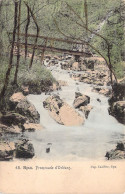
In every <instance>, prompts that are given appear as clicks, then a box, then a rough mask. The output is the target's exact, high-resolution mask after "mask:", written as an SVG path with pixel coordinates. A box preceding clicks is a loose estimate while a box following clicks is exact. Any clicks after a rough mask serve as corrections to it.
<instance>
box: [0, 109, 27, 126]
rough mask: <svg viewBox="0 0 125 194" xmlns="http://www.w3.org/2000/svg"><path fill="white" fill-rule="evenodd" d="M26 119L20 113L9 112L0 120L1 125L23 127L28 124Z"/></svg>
mask: <svg viewBox="0 0 125 194" xmlns="http://www.w3.org/2000/svg"><path fill="white" fill-rule="evenodd" d="M26 120H27V119H26V118H25V117H24V116H22V115H20V114H18V113H14V112H7V113H6V114H5V115H2V116H1V118H0V121H1V123H3V124H5V125H7V126H11V125H18V126H21V125H23V124H24V123H25V122H26Z"/></svg>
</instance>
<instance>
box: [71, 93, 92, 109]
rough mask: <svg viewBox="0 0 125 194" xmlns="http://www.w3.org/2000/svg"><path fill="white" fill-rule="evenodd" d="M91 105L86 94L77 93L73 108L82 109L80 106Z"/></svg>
mask: <svg viewBox="0 0 125 194" xmlns="http://www.w3.org/2000/svg"><path fill="white" fill-rule="evenodd" d="M89 103H90V97H89V96H86V95H84V94H81V93H79V95H78V93H75V100H74V102H73V106H74V107H75V108H80V106H86V105H87V104H89Z"/></svg>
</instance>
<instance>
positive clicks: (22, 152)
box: [15, 139, 35, 158]
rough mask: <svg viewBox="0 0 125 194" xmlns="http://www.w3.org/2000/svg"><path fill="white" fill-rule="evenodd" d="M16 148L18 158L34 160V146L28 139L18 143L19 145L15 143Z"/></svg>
mask: <svg viewBox="0 0 125 194" xmlns="http://www.w3.org/2000/svg"><path fill="white" fill-rule="evenodd" d="M15 147H16V153H15V157H16V158H33V157H34V155H35V153H34V148H33V145H32V144H31V143H29V142H28V140H27V139H22V140H20V141H18V142H17V143H15Z"/></svg>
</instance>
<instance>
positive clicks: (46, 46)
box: [9, 32, 92, 57]
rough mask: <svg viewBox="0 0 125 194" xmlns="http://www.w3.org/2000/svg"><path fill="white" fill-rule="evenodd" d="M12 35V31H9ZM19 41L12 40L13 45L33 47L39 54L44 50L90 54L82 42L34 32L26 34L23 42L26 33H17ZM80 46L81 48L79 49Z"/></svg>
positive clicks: (85, 55)
mask: <svg viewBox="0 0 125 194" xmlns="http://www.w3.org/2000/svg"><path fill="white" fill-rule="evenodd" d="M9 34H10V35H11V36H12V34H13V33H12V32H10V33H9ZM16 35H17V34H16ZM19 37H20V41H19V42H17V41H15V42H14V46H15V47H18V46H19V47H20V48H25V47H27V48H29V49H35V50H39V51H40V53H41V55H43V54H44V52H45V51H48V52H56V53H65V54H70V55H74V56H78V57H79V56H84V57H90V56H92V54H91V53H90V52H89V51H88V49H85V47H86V45H85V44H84V43H82V42H78V41H71V40H67V39H61V38H51V37H47V36H36V35H34V34H27V40H28V41H27V43H26V42H25V38H26V35H25V34H23V33H20V34H19ZM36 38H37V39H38V40H37V44H34V43H33V42H35V39H36ZM79 48H82V49H79Z"/></svg>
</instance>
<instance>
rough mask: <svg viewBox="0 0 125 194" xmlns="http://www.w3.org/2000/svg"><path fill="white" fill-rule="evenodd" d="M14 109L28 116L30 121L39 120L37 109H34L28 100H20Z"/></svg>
mask: <svg viewBox="0 0 125 194" xmlns="http://www.w3.org/2000/svg"><path fill="white" fill-rule="evenodd" d="M15 111H16V112H18V113H19V114H21V115H23V116H25V117H26V118H28V121H29V122H30V123H39V122H40V115H39V113H38V111H37V110H36V108H35V106H34V105H32V104H31V103H30V102H29V101H28V100H23V101H20V102H19V103H18V104H17V106H16V108H15Z"/></svg>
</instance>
